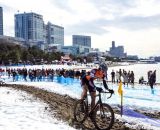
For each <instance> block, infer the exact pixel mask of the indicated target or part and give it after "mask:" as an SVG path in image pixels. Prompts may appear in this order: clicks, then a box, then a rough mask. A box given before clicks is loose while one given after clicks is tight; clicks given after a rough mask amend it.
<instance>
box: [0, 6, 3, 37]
mask: <svg viewBox="0 0 160 130" xmlns="http://www.w3.org/2000/svg"><path fill="white" fill-rule="evenodd" d="M0 35H3V8H2V7H0Z"/></svg>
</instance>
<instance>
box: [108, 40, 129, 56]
mask: <svg viewBox="0 0 160 130" xmlns="http://www.w3.org/2000/svg"><path fill="white" fill-rule="evenodd" d="M109 54H110V55H111V56H112V57H119V58H125V57H126V56H127V54H126V53H124V47H123V46H117V47H116V46H115V41H112V47H111V48H110V51H109Z"/></svg>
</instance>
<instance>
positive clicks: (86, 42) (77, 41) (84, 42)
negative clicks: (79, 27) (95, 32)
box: [72, 35, 91, 48]
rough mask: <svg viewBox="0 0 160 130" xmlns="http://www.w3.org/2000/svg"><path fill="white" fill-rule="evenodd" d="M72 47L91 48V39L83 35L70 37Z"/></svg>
mask: <svg viewBox="0 0 160 130" xmlns="http://www.w3.org/2000/svg"><path fill="white" fill-rule="evenodd" d="M72 42H73V46H77V45H80V46H86V47H90V48H91V37H90V36H83V35H73V36H72Z"/></svg>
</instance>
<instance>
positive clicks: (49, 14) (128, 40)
mask: <svg viewBox="0 0 160 130" xmlns="http://www.w3.org/2000/svg"><path fill="white" fill-rule="evenodd" d="M0 6H1V7H2V8H3V26H4V35H7V36H13V37H14V15H15V14H17V13H18V11H19V13H24V12H34V13H37V14H40V15H42V16H43V20H44V22H45V24H46V23H47V22H48V21H50V22H51V23H53V24H56V25H59V26H63V27H64V44H65V45H72V35H88V36H91V41H92V48H99V49H100V50H101V51H106V50H107V51H108V50H109V48H110V47H111V45H112V41H115V45H116V46H124V50H125V52H127V54H128V55H138V56H139V57H149V56H160V48H159V47H158V46H159V44H160V38H159V34H160V10H159V8H160V1H159V0H101V1H96V0H81V1H77V0H58V1H57V0H45V1H42V0H34V1H32V0H14V1H12V0H5V1H2V0H0Z"/></svg>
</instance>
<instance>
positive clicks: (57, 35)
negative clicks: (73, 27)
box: [46, 22, 64, 46]
mask: <svg viewBox="0 0 160 130" xmlns="http://www.w3.org/2000/svg"><path fill="white" fill-rule="evenodd" d="M46 41H47V43H48V44H49V45H51V44H52V45H53V44H54V45H62V46H64V27H61V26H58V25H54V24H52V23H50V22H48V23H47V25H46Z"/></svg>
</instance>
